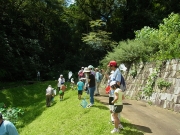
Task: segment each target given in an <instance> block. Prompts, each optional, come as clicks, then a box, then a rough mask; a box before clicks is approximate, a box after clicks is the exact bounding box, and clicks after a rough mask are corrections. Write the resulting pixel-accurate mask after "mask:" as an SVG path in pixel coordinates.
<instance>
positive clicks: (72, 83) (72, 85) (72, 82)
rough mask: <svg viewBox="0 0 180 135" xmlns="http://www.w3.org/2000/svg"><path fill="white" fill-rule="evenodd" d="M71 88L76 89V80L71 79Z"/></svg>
mask: <svg viewBox="0 0 180 135" xmlns="http://www.w3.org/2000/svg"><path fill="white" fill-rule="evenodd" d="M71 88H72V89H74V78H71Z"/></svg>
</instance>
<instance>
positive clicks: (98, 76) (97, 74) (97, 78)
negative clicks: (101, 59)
mask: <svg viewBox="0 0 180 135" xmlns="http://www.w3.org/2000/svg"><path fill="white" fill-rule="evenodd" d="M95 81H96V90H95V96H98V95H100V94H99V85H100V82H101V75H100V73H99V69H98V68H95Z"/></svg>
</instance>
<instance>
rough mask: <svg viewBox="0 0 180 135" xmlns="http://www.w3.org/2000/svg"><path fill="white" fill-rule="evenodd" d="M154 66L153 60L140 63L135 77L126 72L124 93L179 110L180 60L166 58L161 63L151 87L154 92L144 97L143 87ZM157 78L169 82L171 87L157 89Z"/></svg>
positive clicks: (166, 107)
mask: <svg viewBox="0 0 180 135" xmlns="http://www.w3.org/2000/svg"><path fill="white" fill-rule="evenodd" d="M155 68H157V67H156V64H155V63H154V62H153V63H146V64H144V65H143V64H142V63H141V64H139V66H138V68H137V69H138V70H137V76H136V77H135V78H133V77H132V76H131V75H130V74H128V73H126V76H127V77H126V85H127V90H126V92H125V94H126V95H127V96H129V97H131V98H133V99H141V100H145V101H147V102H149V101H151V102H152V104H154V105H157V106H159V107H162V108H165V109H170V110H173V111H175V112H180V60H179V59H173V60H168V61H166V62H165V63H164V65H162V67H161V69H160V70H159V72H158V73H157V75H158V77H157V78H156V81H155V86H154V87H153V91H154V92H153V94H152V95H151V96H150V97H146V96H145V95H144V94H143V89H144V87H145V86H146V83H147V80H148V77H149V76H150V75H151V74H152V73H153V72H154V69H155ZM130 70H131V67H130ZM130 70H129V71H130ZM159 78H162V79H163V80H165V81H167V82H171V87H170V88H163V89H162V90H161V89H159V88H158V86H157V80H158V79H159Z"/></svg>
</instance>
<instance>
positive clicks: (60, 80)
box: [57, 74, 65, 93]
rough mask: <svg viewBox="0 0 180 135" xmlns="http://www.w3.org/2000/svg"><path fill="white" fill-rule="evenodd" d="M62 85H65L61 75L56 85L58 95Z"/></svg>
mask: <svg viewBox="0 0 180 135" xmlns="http://www.w3.org/2000/svg"><path fill="white" fill-rule="evenodd" d="M64 83H65V79H64V78H63V75H62V74H61V75H60V77H59V79H58V84H57V85H58V93H59V91H60V89H61V85H62V84H64Z"/></svg>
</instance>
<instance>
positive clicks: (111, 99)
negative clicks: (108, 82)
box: [109, 97, 114, 105]
mask: <svg viewBox="0 0 180 135" xmlns="http://www.w3.org/2000/svg"><path fill="white" fill-rule="evenodd" d="M113 100H114V97H109V105H114V104H113V103H111V102H112V101H113Z"/></svg>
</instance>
